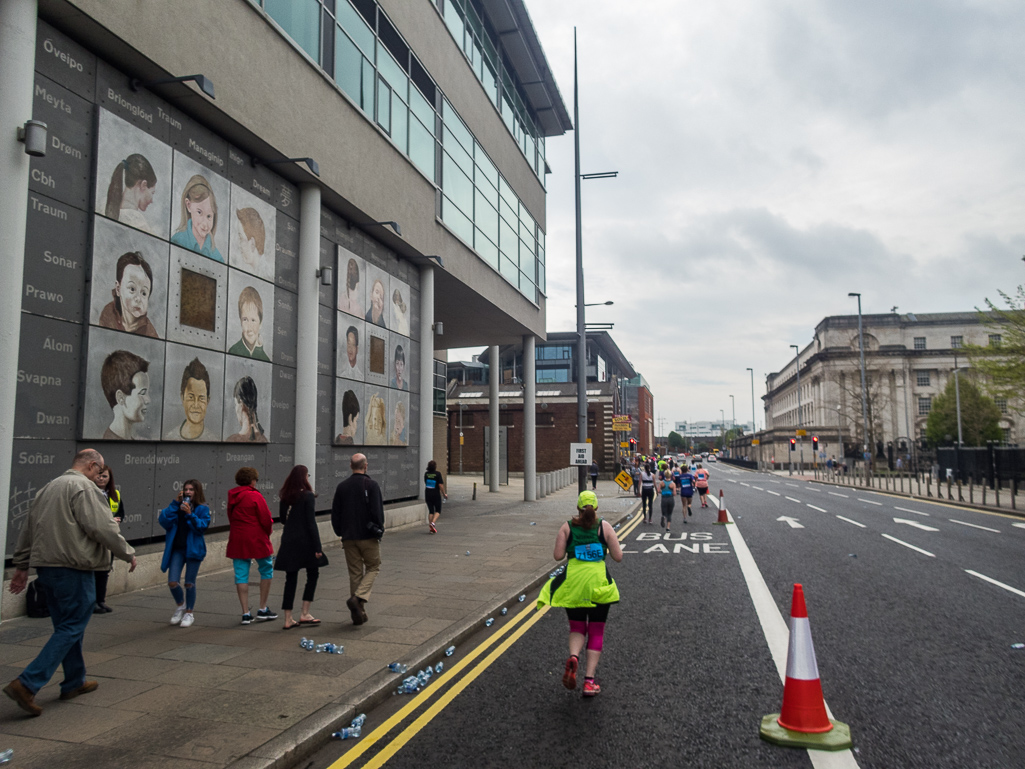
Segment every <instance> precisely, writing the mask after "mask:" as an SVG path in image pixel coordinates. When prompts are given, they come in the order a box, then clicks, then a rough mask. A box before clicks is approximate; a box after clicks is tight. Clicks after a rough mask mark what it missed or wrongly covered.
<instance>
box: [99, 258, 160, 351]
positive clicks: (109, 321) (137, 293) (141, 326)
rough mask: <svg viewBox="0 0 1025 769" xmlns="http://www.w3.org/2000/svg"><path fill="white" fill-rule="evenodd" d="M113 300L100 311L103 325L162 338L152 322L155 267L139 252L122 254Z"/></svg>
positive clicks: (117, 329)
mask: <svg viewBox="0 0 1025 769" xmlns="http://www.w3.org/2000/svg"><path fill="white" fill-rule="evenodd" d="M110 293H111V296H112V297H113V299H112V300H111V301H110V302H108V303H107V305H106V306H105V307H104V308H103V311H102V312H100V325H101V326H103V327H104V328H112V329H114V330H116V331H124V332H126V333H129V334H138V335H140V336H149V337H153V338H154V339H158V338H159V334H157V330H156V328H155V327H154V326H153V324H152V323H151V322H150V319H149V302H150V296H151V294H152V293H153V268H152V267H150V265H149V262H147V261H146V259H145V257H144V256H143V255H142V254H141V253H139V252H138V251H128V252H126V253H124V254H121V256H120V257H118V260H117V268H116V270H115V280H114V288H113V289H112V290H111V292H110Z"/></svg>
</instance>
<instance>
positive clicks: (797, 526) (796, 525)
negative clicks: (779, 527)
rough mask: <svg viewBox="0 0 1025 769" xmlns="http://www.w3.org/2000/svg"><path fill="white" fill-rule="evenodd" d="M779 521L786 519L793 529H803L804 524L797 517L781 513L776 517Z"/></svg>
mask: <svg viewBox="0 0 1025 769" xmlns="http://www.w3.org/2000/svg"><path fill="white" fill-rule="evenodd" d="M776 520H777V521H786V522H787V523H789V524H790V528H791V529H803V528H804V525H803V524H800V523H798V522H797V518H791V517H790V516H789V515H781V516H780V517H779V518H777V519H776Z"/></svg>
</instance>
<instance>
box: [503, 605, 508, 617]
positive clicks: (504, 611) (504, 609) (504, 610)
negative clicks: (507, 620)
mask: <svg viewBox="0 0 1025 769" xmlns="http://www.w3.org/2000/svg"><path fill="white" fill-rule="evenodd" d="M508 613H509V610H508V609H507V608H505V607H504V606H503V607H502V616H503V617H504V616H505V615H506V614H508Z"/></svg>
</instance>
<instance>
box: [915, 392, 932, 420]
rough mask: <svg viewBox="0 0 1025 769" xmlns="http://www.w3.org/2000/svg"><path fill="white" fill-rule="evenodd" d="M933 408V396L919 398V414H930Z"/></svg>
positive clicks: (922, 415) (923, 415)
mask: <svg viewBox="0 0 1025 769" xmlns="http://www.w3.org/2000/svg"><path fill="white" fill-rule="evenodd" d="M931 408H932V398H929V397H922V398H919V399H918V416H920V417H925V416H928V415H929V410H930V409H931Z"/></svg>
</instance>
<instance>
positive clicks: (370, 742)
mask: <svg viewBox="0 0 1025 769" xmlns="http://www.w3.org/2000/svg"><path fill="white" fill-rule="evenodd" d="M640 521H641V516H639V515H638V516H635V517H634V519H633V520H632V521H630V522H629V523H628V524H627V525H626V526H625V527H623V529H622V530H621V531H620V532H619V533H618V534H617V537H618V539H619V541H620V542H622V541H623V540H624V539H625V538H626V537H627V536H628V535H629V533H630V532H631V531H633V530H634V529H635V528H636V527H637V525H638V524H639V523H640ZM550 608H551V607H550V606H543V607H541V608H540V609H538V610H536V611H535V610H534V606H533V605H529V606H525V607H524V608H523V610H522V611H520V612H519V614H517V615H516V616H514V617H513V618H512V619H511V620H509V622H507V623H506V624H505V625H504V626H502V628H501V629H499V630H498V631H497V632H496V633H495V634H494V635H493V636H491V637H490V638H488V639H487V640H486V641H484V642H483V643H482V644H480V645H479V646H478V647H477V648H476V649H474V650H473V651H471V652H470V653H469V654H467V655H466V656H465V657H464V658H463V659H461V660H459V662H457V663H455V664H454V665H453V666H452V667H451V668H449V669H448V670H447V671H445V672H444V673H442V674H441V675H440V676H438V677H437V678H435V679H432V680H433V681H434V685H433V686H431V687H429V688H427V689H425V690H424V691H422V692H420V694H418V695H416V697H414V698H413V699H412V700H411V701H410V702H409V703H408V704H406V705H404V706H403V707H402V708H400V709H399V710H398V712H396V713H395V714H394V715H392V716H391V717H390V718H388V719H387V720H386V721H385V722H384V723H383V724H381V725H380V726H379V727H377V728H376V729H374V731H372V732H371V733H370V734H368V735H367V736H366V737H364V738H363V739H361V740H360V741H359V742H358V743H356V744H355V745H353V746H352V748H351V749H350V750H349V751H347V752H346V754H345V755H344V756H342V757H341V758H339V759H338V760H337V761H335V762H334V763H333V764H331V766H330V767H328V769H343V768H344V767H347V766H350V765H351V764H352V763H353V762H354V761H356V760H357V759H358V758H359V757H360V756H362V755H363V754H364V753H366V752H367V751H368V750H370V749H371V748H372V747H374V746H375V745H376V744H377V743H378V742H380V741H381V740H382V739H384V738H385V737H386V736H387V735H388V733H389V732H391V731H392V729H395V728H396V727H397V726H399V725H400V724H401V723H403V722H404V721H405V720H406V719H407V718H409V717H410V716H411V715H412V714H413V713H414V712H416V711H417V710H418V709H420V708H421V707H422V706H423V705H426V704H427V702H428V701H429V700H430V699H432V698H433V697H434V695H435V694H436V693H437V692H439V691H441V689H442V688H443V687H444V686H445V685H446V684H448V683H449V682H450V681H452V680H453V679H454V678H456V677H457V676H458V675H459V674H460V673H462V672H463V670H465V669H466V668H467V667H469V666H470V665H471V664H472V663H473V661H474V660H476V659H477V658H478V657H480V656H481V655H482V654H483V653H484V652H485V651H487V650H488V649H489V648H490V647H491V646H493V645H494V644H496V643H497V642H498V641H499V640H500V639H501V638H502V637H503V636H505V635H506V634H510V633H511V634H510V635H509V637H508V638H506V639H505V640H504V641H502V643H501V644H499V645H498V647H497V648H495V649H494V650H493V651H492V652H491V653H490V654H488V655H487V656H486V657H485V658H484V659H483V660H481V661H480V662H479V663H478V664H477V665H476V667H474V668H473V670H471V671H470V672H468V673H467V674H466V675H465V676H463V677H462V678H461V679H460V680H459V681H458V682H457V683H456V684H455V685H454V686H453V687H452V688H450V689H449V690H448V691H446V692H445V693H444V694H443V695H441V696H440V697H439V698H438V700H437V702H435V703H434V704H433V705H431V706H430V707H429V708H427V710H425V711H424V712H423V713H422V714H421V715H420V716H419V717H418V718H417V719H416V720H415V721H413V723H411V724H410V725H409V726H407V727H406V728H405V729H403V730H402V732H400V733H399V734H398V735H397V736H396V737H395V739H393V740H391V742H389V743H388V744H387V745H386V746H385V747H384V748H383V749H382V750H381V751H380V752H379V753H378V754H377V755H376V756H374V757H373V758H372V759H370V761H368V762H367V763H366V764H364V769H377V768H378V767H381V766H384V764H385V763H386V762H387V761H388V759H390V758H391V757H392V756H394V755H395V754H396V753H398V752H399V751H400V750H402V748H403V747H405V745H406V743H407V742H409V741H410V740H411V739H413V737H415V736H416V735H417V734H418V733H419V732H420V731H421V730H422V729H423V728H424V727H425V726H427V725H428V724H429V723H430V722H431V721H432V720H434V718H435V717H436V716H437V715H438V714H439V713H441V711H442V710H444V709H445V708H446V707H448V705H449V704H450V703H451V702H452V700H454V699H455V698H456V697H458V696H459V694H460V693H461V692H462V691H463V690H464V689H465V688H466V687H467V686H469V685H470V684H471V683H473V682H474V681H475V680H476V679H477V677H478V676H479V675H480V674H481V673H483V672H484V671H485V670H487V669H488V668H489V667H490V666H491V664H492V663H493V662H494V661H495V660H497V659H498V658H499V657H501V656H502V655H503V654H505V652H506V651H508V649H509V647H510V646H512V645H513V644H514V643H516V641H518V640H519V639H520V637H521V636H523V634H524V633H526V632H527V631H528V630H530V628H532V627H533V626H534V623H536V622H537V621H538V620H540V619H541V617H543V616H544V615H545V614H546V613H547V612H548V610H549V609H550ZM531 612H534V615H533V616H532V617H530V618H529V619H527V617H528V615H530V614H531ZM524 619H526V622H523V620H524ZM521 622H523V624H522V626H520V627H519V628H517V627H516V626H517V625H519V624H520V623H521ZM514 629H515V632H511V631H513V630H514Z"/></svg>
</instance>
